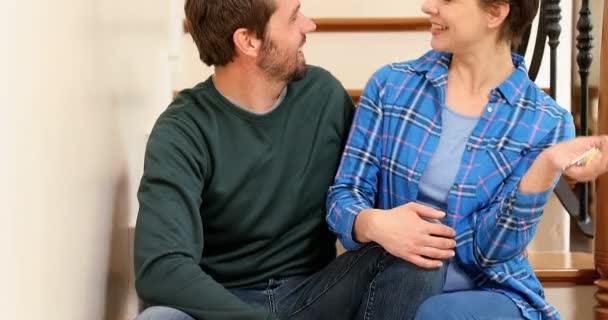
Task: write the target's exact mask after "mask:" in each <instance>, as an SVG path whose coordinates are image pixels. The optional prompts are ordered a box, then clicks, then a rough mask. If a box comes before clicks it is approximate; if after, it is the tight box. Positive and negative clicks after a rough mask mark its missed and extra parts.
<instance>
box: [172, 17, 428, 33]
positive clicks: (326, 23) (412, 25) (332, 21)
mask: <svg viewBox="0 0 608 320" xmlns="http://www.w3.org/2000/svg"><path fill="white" fill-rule="evenodd" d="M313 21H314V22H315V23H316V24H317V29H316V31H315V32H401V31H426V30H429V29H430V28H431V23H430V22H429V19H428V18H426V17H402V18H313ZM183 28H184V33H188V29H189V28H188V21H186V20H184V21H183Z"/></svg>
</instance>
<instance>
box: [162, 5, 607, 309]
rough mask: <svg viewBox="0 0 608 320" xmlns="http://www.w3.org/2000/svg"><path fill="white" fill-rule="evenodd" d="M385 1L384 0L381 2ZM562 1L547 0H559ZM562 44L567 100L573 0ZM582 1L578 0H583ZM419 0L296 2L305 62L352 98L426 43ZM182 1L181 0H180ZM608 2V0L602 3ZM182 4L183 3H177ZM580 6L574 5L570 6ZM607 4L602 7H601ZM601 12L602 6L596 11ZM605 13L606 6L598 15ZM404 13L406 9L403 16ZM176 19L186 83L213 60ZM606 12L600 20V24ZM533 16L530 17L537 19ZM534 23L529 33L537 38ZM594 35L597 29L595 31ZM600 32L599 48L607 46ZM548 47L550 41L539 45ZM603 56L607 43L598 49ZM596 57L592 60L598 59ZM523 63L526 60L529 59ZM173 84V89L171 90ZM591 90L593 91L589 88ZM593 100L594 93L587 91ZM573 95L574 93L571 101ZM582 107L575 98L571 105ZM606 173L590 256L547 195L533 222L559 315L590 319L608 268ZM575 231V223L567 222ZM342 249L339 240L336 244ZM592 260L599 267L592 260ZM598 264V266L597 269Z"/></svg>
mask: <svg viewBox="0 0 608 320" xmlns="http://www.w3.org/2000/svg"><path fill="white" fill-rule="evenodd" d="M178 2H180V1H178ZM385 2H386V3H385ZM559 2H560V1H548V3H553V4H555V3H558V4H559ZM562 2H563V3H561V10H562V15H563V16H564V17H566V18H565V19H564V20H562V21H561V23H562V28H561V36H560V44H559V46H558V47H557V51H556V53H557V57H558V60H557V65H558V66H559V68H558V69H557V77H556V78H557V82H556V83H554V84H553V85H554V86H555V89H556V91H555V92H557V93H558V94H557V96H556V100H557V101H558V103H560V105H562V106H564V107H569V106H571V105H576V104H575V103H574V104H572V103H571V96H573V93H574V95H575V96H577V97H580V95H581V90H580V89H576V90H572V89H571V88H572V87H573V81H571V79H573V77H572V75H571V66H572V64H573V63H572V61H573V60H572V56H573V54H572V52H573V50H575V51H576V49H575V48H574V45H573V43H574V40H573V36H572V32H571V29H573V28H572V25H573V23H572V22H571V21H570V19H569V17H571V16H573V14H572V13H573V11H574V10H573V9H574V6H575V4H572V3H570V2H567V1H562ZM579 2H580V0H579ZM583 2H584V0H583ZM421 3H422V0H414V1H407V2H404V1H398V0H384V1H383V2H382V5H373V6H372V5H370V4H369V3H368V1H365V0H332V1H331V2H328V1H322V0H304V1H302V6H303V10H304V12H305V14H307V15H308V16H310V17H314V20H315V22H316V23H317V30H316V32H314V33H313V34H310V35H309V36H308V42H307V44H306V47H305V51H306V58H307V62H308V63H310V64H315V65H321V66H323V67H325V68H326V69H328V70H330V71H331V72H332V73H333V74H334V75H335V76H336V77H337V78H338V79H339V80H340V81H342V83H343V85H344V86H345V87H346V88H347V90H348V92H349V93H350V94H351V96H352V97H353V100H354V101H355V102H356V101H358V98H359V97H360V95H361V91H362V88H363V86H364V85H365V83H366V81H367V80H368V77H369V76H370V75H371V74H372V73H373V72H374V71H375V70H377V69H378V68H379V67H381V66H382V65H385V64H387V63H390V62H395V61H403V60H408V59H413V58H416V57H418V56H420V55H421V54H423V53H424V52H426V51H427V50H428V49H429V40H430V34H429V32H427V31H426V30H428V28H429V27H430V24H429V23H428V20H427V19H426V18H425V17H424V16H423V15H422V13H421V12H420V9H419V8H420V5H421ZM181 5H182V4H181V3H179V6H181ZM606 7H608V6H606ZM180 8H181V7H180ZM576 8H578V6H577V7H576ZM604 10H606V11H607V12H608V8H604ZM594 14H596V15H600V12H594ZM606 15H608V13H604V16H606ZM403 16H406V17H403ZM174 18H175V19H174V20H175V21H174V22H175V23H177V24H179V25H180V27H181V31H180V33H179V34H174V35H173V36H174V38H175V39H174V41H173V42H172V43H174V44H175V46H174V48H173V49H172V50H170V51H171V52H172V53H173V55H172V56H170V59H171V62H172V64H173V74H172V81H171V82H172V85H173V88H174V89H176V90H179V89H181V88H188V87H192V86H193V85H195V84H196V83H198V82H200V81H203V80H204V79H206V78H207V77H208V76H209V75H211V74H212V72H213V70H212V68H209V67H207V66H204V65H203V64H202V63H201V62H200V61H199V60H198V53H197V51H196V47H195V45H194V43H193V42H192V40H191V39H190V37H189V35H188V34H187V31H188V30H187V29H188V25H187V23H186V22H184V21H185V20H181V19H183V16H181V17H180V16H177V15H176V16H175V17H174ZM606 20H608V18H605V19H604V25H606ZM537 23H538V22H535V25H536V24H537ZM534 30H536V29H535V28H533V32H532V35H531V39H535V36H536V35H535V34H534ZM607 33H608V27H606V28H604V38H605V39H608V35H607ZM598 38H599V37H598ZM170 42H171V41H170ZM607 42H608V40H605V41H604V42H603V43H604V48H606V47H608V46H607V45H606V43H607ZM534 45H535V43H534V41H530V43H529V47H530V50H527V54H526V61H528V62H529V61H530V60H531V57H532V53H533V51H534V50H533V49H534ZM545 53H546V54H545V55H546V56H548V55H549V48H548V46H547V50H545ZM602 53H603V54H604V57H602V59H601V61H608V49H604V50H602ZM548 61H549V58H548V57H545V58H544V59H543V62H542V64H541V65H540V71H539V73H538V78H537V79H536V83H537V84H538V85H539V86H540V87H542V88H546V89H545V90H546V91H547V92H550V86H551V79H550V73H551V70H550V69H551V66H550V64H549V62H548ZM599 61H600V59H597V58H596V62H594V63H595V64H594V66H595V65H597V64H599V63H598V62H599ZM528 65H529V64H528ZM601 74H602V77H603V78H602V79H603V80H602V82H601V84H602V85H603V87H604V89H603V90H602V88H601V87H600V88H599V90H598V88H596V89H595V90H591V93H592V94H593V93H595V94H597V95H599V96H600V99H601V101H600V103H601V108H600V109H599V115H598V117H599V119H603V121H599V122H598V123H599V127H598V130H599V132H603V133H604V134H606V133H608V110H607V109H608V88H605V87H606V83H608V63H604V65H602V71H601ZM176 92H177V91H174V94H175V93H176ZM592 98H593V96H592ZM592 100H593V99H592ZM575 102H577V101H575ZM578 110H580V108H579V107H578V106H577V112H578ZM606 198H608V177H603V178H602V179H600V181H599V182H598V184H597V196H596V199H598V210H597V213H596V215H597V218H596V220H595V224H596V227H597V231H596V240H595V251H596V257H595V258H594V256H593V254H592V253H591V252H571V250H570V249H571V245H570V243H571V238H572V237H571V231H570V230H571V228H570V221H571V220H570V217H569V216H568V214H567V212H566V211H565V210H564V208H563V207H562V206H561V205H560V203H559V201H558V200H557V198H556V197H553V198H552V199H551V200H550V203H549V204H548V206H547V209H546V212H545V215H544V218H543V222H542V223H541V225H540V226H539V230H538V232H537V236H536V238H535V240H534V241H533V243H532V244H531V245H530V247H529V259H530V261H531V264H532V265H533V267H534V269H535V271H536V274H537V276H538V277H539V279H540V280H541V282H542V283H543V285H544V286H545V288H546V294H547V299H548V300H549V302H550V303H552V304H553V305H555V306H556V307H557V309H558V310H560V312H561V314H562V318H563V319H594V305H596V303H597V302H596V299H594V294H595V292H596V290H597V288H596V286H594V282H596V281H598V279H600V273H603V274H604V277H605V276H606V274H607V273H608V269H607V265H608V248H606V247H607V246H608V239H607V235H606V233H608V232H606V231H608V221H607V219H608V218H606V216H607V215H608V201H606V200H605V199H606ZM572 229H573V230H574V231H573V232H578V231H576V228H572ZM339 249H340V248H339ZM596 265H597V268H596ZM598 270H599V272H598ZM598 285H599V286H600V287H602V288H603V290H604V291H603V292H604V293H599V294H597V295H596V297H597V299H598V301H600V303H601V305H602V306H603V309H601V308H598V309H597V310H596V313H595V319H598V320H600V319H601V320H606V319H608V311H606V310H607V309H606V308H607V306H608V293H606V292H607V290H608V283H606V280H601V281H598Z"/></svg>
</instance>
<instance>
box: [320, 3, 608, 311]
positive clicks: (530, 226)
mask: <svg viewBox="0 0 608 320" xmlns="http://www.w3.org/2000/svg"><path fill="white" fill-rule="evenodd" d="M422 9H423V11H424V12H425V13H426V14H428V15H429V16H430V20H431V23H432V28H431V32H432V41H431V46H432V48H433V50H432V51H430V52H428V53H427V54H425V55H424V56H422V57H421V58H419V59H417V60H414V61H409V62H403V63H394V64H391V65H388V66H386V67H384V68H382V69H380V70H379V71H377V72H376V73H375V74H374V75H373V77H372V78H371V80H370V81H369V82H368V84H367V86H366V88H365V90H364V93H363V95H362V97H361V102H360V104H359V107H358V108H357V109H358V110H357V114H356V116H355V120H354V123H353V127H352V128H351V133H350V137H349V141H348V143H347V145H346V148H345V151H344V154H343V158H342V163H341V165H340V168H339V170H338V173H337V176H336V179H335V182H334V186H333V187H332V188H331V189H330V192H329V195H328V203H327V210H328V214H327V222H328V224H329V226H330V228H332V230H333V231H334V232H335V233H336V234H337V235H338V237H339V238H340V240H341V242H342V243H343V245H344V246H345V247H346V248H347V249H349V250H356V249H358V248H360V247H361V246H363V245H364V243H368V242H375V243H378V244H380V245H381V246H382V247H384V249H385V250H386V251H388V252H389V253H390V254H392V255H394V256H397V257H401V258H403V259H404V260H407V261H409V262H411V263H412V264H415V265H417V266H418V267H421V268H437V267H440V266H442V265H447V268H445V269H446V278H445V285H444V287H443V292H438V293H437V294H438V295H436V296H434V297H432V298H430V299H428V300H427V301H426V302H424V303H423V304H422V306H421V307H420V308H419V309H418V313H417V316H416V317H417V319H425V320H426V319H539V318H540V319H557V318H559V314H558V312H557V311H556V310H555V309H554V308H553V307H551V306H550V305H548V304H547V303H546V301H545V300H544V294H543V290H542V287H541V284H540V282H539V281H538V279H537V278H536V277H535V275H534V272H533V270H532V269H531V267H530V265H529V263H528V260H527V258H526V257H525V256H524V251H525V248H526V246H527V245H528V243H529V242H530V240H531V239H532V237H533V236H534V233H535V231H536V227H537V225H538V222H539V220H540V218H541V215H542V212H543V208H544V205H545V203H546V201H547V199H548V198H549V196H550V194H551V192H552V190H553V187H554V185H555V182H556V181H557V179H558V178H559V176H560V175H561V173H562V171H563V173H564V174H566V175H567V176H569V177H571V178H573V179H575V180H591V179H594V178H595V177H597V176H598V175H599V174H601V173H603V172H605V171H606V170H607V167H608V151H607V150H608V146H607V141H608V138H606V137H587V138H577V139H572V138H573V137H574V125H573V120H572V116H571V115H570V113H569V112H568V111H566V110H564V109H562V108H561V107H559V106H558V105H557V104H556V103H555V101H553V100H552V99H551V98H550V97H549V96H547V95H546V94H545V93H544V92H543V91H542V90H540V89H539V88H538V87H537V86H536V85H535V84H534V83H533V82H532V81H531V80H530V79H529V78H528V75H527V73H526V67H525V65H524V61H523V58H522V57H521V56H518V55H516V54H513V53H511V48H512V47H513V46H514V45H517V44H518V43H519V42H520V39H521V37H522V34H523V33H524V31H525V30H526V28H527V27H528V26H529V25H530V24H531V23H532V20H533V19H534V16H535V15H536V12H537V10H538V0H427V1H425V2H424V4H423V6H422ZM592 147H599V148H600V149H601V150H602V152H601V154H600V155H599V156H598V157H596V158H595V159H594V160H593V161H591V162H590V163H588V164H587V165H585V166H573V167H569V168H567V169H565V168H566V165H567V164H568V163H569V162H570V161H571V160H573V159H575V158H576V157H577V156H578V155H580V154H582V153H584V152H585V151H587V150H589V149H590V148H592ZM437 219H440V220H439V221H440V222H441V224H438V223H433V222H437ZM454 246H455V248H454Z"/></svg>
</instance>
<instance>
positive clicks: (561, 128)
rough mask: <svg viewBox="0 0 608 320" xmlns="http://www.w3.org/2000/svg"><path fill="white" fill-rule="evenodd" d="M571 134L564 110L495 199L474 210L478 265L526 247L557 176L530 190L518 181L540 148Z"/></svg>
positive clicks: (497, 260)
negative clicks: (525, 190)
mask: <svg viewBox="0 0 608 320" xmlns="http://www.w3.org/2000/svg"><path fill="white" fill-rule="evenodd" d="M574 136H575V132H574V125H573V119H572V115H571V114H570V113H564V116H563V117H562V118H561V121H559V123H558V124H557V126H556V127H554V129H553V130H551V132H550V133H549V134H548V135H547V136H546V137H545V138H544V139H543V140H542V141H541V142H539V143H538V144H537V145H536V146H535V147H534V148H533V150H532V151H531V152H530V153H528V154H527V155H526V156H525V157H524V159H522V161H520V162H519V165H518V166H519V168H515V170H513V173H512V176H511V177H509V178H507V180H506V181H505V184H504V185H503V187H502V190H500V191H499V193H498V194H497V196H496V197H495V198H494V199H495V200H494V201H492V202H491V203H490V204H489V205H488V206H487V207H485V208H484V209H482V210H481V211H479V212H478V214H477V218H476V220H477V223H476V232H475V234H476V236H475V246H474V247H475V257H476V260H477V262H478V263H479V265H480V266H482V267H487V266H492V265H495V264H499V263H502V262H505V261H507V260H510V259H512V258H514V257H516V256H518V255H521V254H522V253H523V251H524V250H525V249H526V247H527V246H528V244H529V243H530V241H531V240H532V238H533V237H534V233H535V232H536V228H537V226H538V223H539V221H540V219H541V216H542V213H543V209H544V206H545V204H546V203H547V200H548V199H549V197H550V195H551V192H552V191H553V187H554V186H555V183H556V182H557V180H556V181H555V183H554V185H553V187H552V188H550V189H549V190H547V191H545V192H540V193H532V194H524V193H522V192H520V191H519V190H518V185H519V181H520V180H521V178H522V177H523V175H524V174H525V173H526V171H527V170H528V169H529V168H530V166H531V165H532V163H533V162H534V160H535V159H536V158H537V157H538V155H539V154H540V153H541V152H542V150H544V149H545V148H548V147H550V146H552V145H554V144H555V143H558V142H561V141H566V140H570V139H572V138H574Z"/></svg>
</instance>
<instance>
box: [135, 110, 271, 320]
mask: <svg viewBox="0 0 608 320" xmlns="http://www.w3.org/2000/svg"><path fill="white" fill-rule="evenodd" d="M192 128H193V127H192V125H190V126H188V125H187V124H185V123H183V122H180V121H178V120H177V119H173V118H170V117H163V118H161V119H160V120H159V122H158V123H157V124H156V126H155V128H154V130H153V132H152V134H151V136H150V139H149V141H148V145H147V148H146V155H145V161H144V173H143V177H142V179H141V184H140V187H139V191H138V200H139V205H140V208H139V213H138V217H137V225H136V230H135V249H134V250H135V274H136V290H137V293H138V295H139V296H140V298H141V299H143V300H144V301H145V302H146V303H149V304H152V305H162V306H167V307H171V308H175V309H178V310H181V311H184V312H186V313H187V314H189V315H191V316H193V317H194V318H196V319H218V320H229V319H270V315H269V314H268V312H266V311H265V310H264V309H262V308H255V307H253V306H250V305H248V304H246V303H244V302H243V301H241V300H240V299H239V298H237V297H236V296H234V295H233V294H231V293H230V292H229V291H228V290H227V289H225V288H224V287H223V286H222V285H221V284H219V283H218V282H216V281H215V280H214V279H213V278H212V277H211V276H209V275H208V274H206V273H205V272H204V271H203V270H202V268H201V267H200V265H199V263H200V260H201V257H202V255H203V254H204V252H203V243H204V234H203V223H204V221H202V219H201V215H200V211H199V208H200V207H201V205H202V199H201V195H202V191H203V188H204V187H205V186H204V176H205V170H206V168H207V167H208V163H207V161H208V160H207V155H206V148H205V144H204V140H203V137H202V136H201V135H200V133H198V131H197V130H193V129H192Z"/></svg>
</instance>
